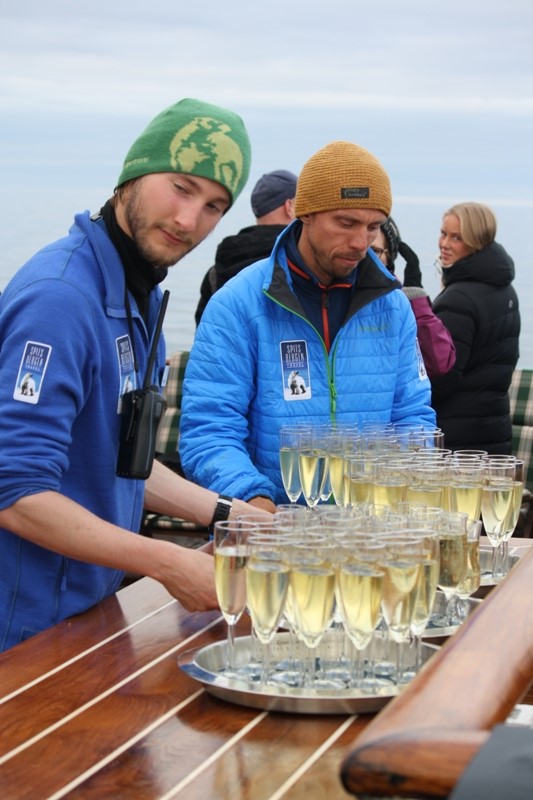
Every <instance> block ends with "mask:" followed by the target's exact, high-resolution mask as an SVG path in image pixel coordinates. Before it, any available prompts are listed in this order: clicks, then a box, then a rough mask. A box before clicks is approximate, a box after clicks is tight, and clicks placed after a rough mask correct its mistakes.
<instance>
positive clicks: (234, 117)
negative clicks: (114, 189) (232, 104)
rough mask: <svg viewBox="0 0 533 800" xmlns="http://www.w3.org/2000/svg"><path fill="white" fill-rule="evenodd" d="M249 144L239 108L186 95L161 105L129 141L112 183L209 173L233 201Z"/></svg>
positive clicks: (240, 183) (239, 188) (245, 176)
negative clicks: (171, 174)
mask: <svg viewBox="0 0 533 800" xmlns="http://www.w3.org/2000/svg"><path fill="white" fill-rule="evenodd" d="M250 162H251V145H250V140H249V137H248V133H247V131H246V128H245V126H244V122H243V120H242V119H241V117H240V116H239V115H238V114H235V113H234V112H233V111H229V110H228V109H226V108H222V107H221V106H215V105H211V104H210V103H204V102H203V101H201V100H195V99H192V98H186V99H184V100H180V101H179V102H178V103H175V104H174V105H172V106H169V107H168V108H166V109H164V110H163V111H161V113H160V114H158V115H157V116H156V117H154V119H153V120H152V121H151V122H150V123H149V124H148V126H147V127H146V129H145V130H144V131H143V133H141V135H140V136H139V137H138V138H137V139H136V140H135V141H134V143H133V144H132V146H131V147H130V149H129V151H128V154H127V156H126V158H125V160H124V165H123V167H122V172H121V173H120V176H119V179H118V182H117V186H120V185H121V184H123V183H125V181H129V180H132V179H133V178H139V177H140V176H141V175H150V174H151V173H154V172H176V173H182V174H186V175H198V176H199V177H202V178H209V179H210V180H212V181H216V182H217V183H220V184H221V185H222V186H224V187H225V188H226V189H227V190H228V192H229V194H230V196H231V202H232V204H233V203H234V202H235V200H236V199H237V197H238V196H239V194H240V192H241V191H242V189H243V188H244V186H245V184H246V181H247V179H248V175H249V173H250Z"/></svg>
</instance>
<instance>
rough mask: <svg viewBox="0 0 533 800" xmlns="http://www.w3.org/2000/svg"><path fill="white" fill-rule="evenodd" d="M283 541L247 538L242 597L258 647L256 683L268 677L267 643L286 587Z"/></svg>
mask: <svg viewBox="0 0 533 800" xmlns="http://www.w3.org/2000/svg"><path fill="white" fill-rule="evenodd" d="M286 545H287V542H286V538H285V537H283V536H279V535H277V534H276V533H270V534H269V533H259V534H251V535H250V536H249V537H248V554H249V555H248V561H247V563H246V568H245V574H246V594H247V599H248V608H249V610H250V616H251V618H252V626H253V629H254V632H255V635H256V636H257V638H258V640H259V642H260V643H261V646H262V669H261V677H260V682H261V684H262V685H264V684H266V683H268V679H269V675H270V642H271V641H272V639H273V638H274V636H275V634H276V631H277V630H278V626H279V621H280V619H281V615H282V614H283V609H284V606H285V599H286V597H287V589H288V586H289V566H288V563H287V559H286V556H287V546H286Z"/></svg>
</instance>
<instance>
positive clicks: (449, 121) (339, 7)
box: [0, 0, 533, 267]
mask: <svg viewBox="0 0 533 800" xmlns="http://www.w3.org/2000/svg"><path fill="white" fill-rule="evenodd" d="M187 96H189V97H199V98H201V99H203V100H206V101H209V102H215V103H220V104H223V105H227V106H228V107H230V108H232V109H233V110H235V111H237V112H239V113H240V114H241V115H242V116H243V118H244V120H245V122H246V124H247V127H248V129H249V132H250V135H251V139H252V146H253V162H252V172H251V176H250V181H249V184H248V186H247V187H246V189H245V191H244V192H243V195H242V196H241V198H240V199H239V200H238V201H237V203H236V206H235V209H232V210H231V212H230V213H229V214H228V215H227V217H226V218H225V219H224V220H223V223H222V224H221V226H220V227H219V228H218V229H217V233H216V235H215V238H214V239H212V240H210V242H208V243H206V244H205V245H202V246H201V248H199V250H198V252H199V253H202V254H203V253H206V252H207V250H209V255H207V256H205V255H204V256H203V258H204V260H206V259H207V260H210V257H211V252H214V248H215V246H216V243H217V242H218V241H219V239H220V238H221V236H222V235H223V234H225V233H228V232H233V231H234V230H235V229H237V228H238V227H242V225H243V224H248V223H250V222H251V221H252V219H251V212H250V207H249V193H250V191H251V188H252V187H253V184H254V183H255V180H257V178H258V177H259V176H260V175H261V174H262V173H263V172H265V171H269V170H272V169H277V168H288V169H292V170H293V171H294V172H298V171H299V169H300V168H301V166H302V164H303V163H304V162H305V161H306V160H307V158H308V157H309V156H311V155H312V154H313V153H314V152H315V151H316V150H317V149H319V148H320V147H322V146H323V145H324V144H326V143H327V142H329V141H332V140H333V139H349V140H351V141H354V142H357V143H358V144H361V145H363V146H365V147H367V148H368V149H370V150H371V151H372V152H374V153H375V155H377V156H378V157H379V158H380V159H381V161H382V162H383V164H384V165H385V167H386V168H387V170H388V171H389V174H390V175H391V179H392V186H393V195H394V199H395V206H394V213H395V215H396V214H397V215H398V216H399V217H400V218H401V219H402V221H403V224H404V225H406V224H409V225H411V224H412V223H411V221H410V219H409V216H408V213H407V212H406V209H407V208H408V206H409V204H416V203H417V202H418V201H419V200H420V198H424V202H426V203H429V205H430V206H431V205H433V206H434V218H435V219H434V221H433V220H430V221H429V222H428V225H430V226H431V227H432V230H431V231H430V232H429V231H426V230H425V228H424V231H420V234H419V235H420V237H421V241H420V248H421V250H422V251H423V252H425V248H427V247H429V245H426V243H425V241H424V236H429V235H431V237H432V238H431V248H432V250H431V252H432V253H433V251H434V250H435V249H436V245H434V244H433V242H434V241H435V240H436V236H437V228H438V226H439V224H440V218H439V217H440V214H441V212H442V211H443V210H444V209H445V208H446V207H447V205H448V204H450V203H451V202H456V201H460V200H479V201H484V202H488V203H489V204H497V206H498V207H501V208H504V209H505V208H511V209H512V208H513V207H514V206H520V208H521V212H520V213H522V214H523V213H524V208H526V209H528V208H529V211H528V214H529V216H528V218H527V219H528V220H529V219H530V217H531V211H532V210H533V167H532V162H533V157H532V142H533V2H531V0H506V2H504V3H502V2H501V0H447V1H446V2H444V3H441V2H436V0H403V1H402V2H400V0H374V2H365V3H363V2H360V0H306V2H291V0H284V2H281V1H280V0H271V2H269V3H258V4H254V3H251V2H249V0H248V2H244V0H227V2H221V1H220V0H218V1H217V2H213V0H204V2H199V3H179V2H175V0H174V2H170V0H151V2H149V3H147V2H142V3H140V2H137V0H105V1H104V0H92V1H91V2H88V3H83V4H81V3H73V2H72V0H46V1H45V2H43V0H21V2H19V3H17V4H15V3H12V2H8V1H7V0H0V121H1V125H0V170H1V174H2V179H1V182H0V226H1V227H0V241H1V242H2V245H3V252H4V261H3V263H4V267H5V265H6V264H8V265H9V263H10V259H11V260H12V261H13V264H15V263H17V265H18V260H19V258H21V257H22V256H24V255H25V254H26V251H28V250H29V251H30V252H32V251H33V249H34V245H35V244H37V245H40V244H43V243H45V242H46V241H48V240H49V239H50V238H55V236H56V235H59V234H61V233H63V232H64V231H65V230H66V228H67V227H68V225H69V224H70V218H71V216H72V214H73V213H74V212H75V211H78V210H82V209H84V208H91V209H93V210H94V209H95V208H97V207H98V206H99V205H100V204H101V203H102V202H103V201H104V200H105V199H106V198H107V197H108V196H109V195H110V193H111V191H112V189H113V186H114V184H115V181H116V177H117V176H118V174H119V172H120V168H121V164H122V161H123V158H124V156H125V154H126V151H127V150H128V148H129V146H130V144H131V143H132V141H133V140H134V139H135V138H136V137H137V135H138V134H139V133H140V132H141V130H142V129H143V128H144V127H145V125H146V124H147V123H148V122H149V121H150V119H151V118H152V117H153V116H155V114H157V113H158V112H159V111H160V110H162V109H163V108H164V107H166V106H167V105H170V104H171V103H173V102H175V101H176V100H179V99H181V98H182V97H187ZM21 221H23V222H24V229H25V230H24V235H23V236H21V235H20V224H21ZM433 227H434V230H433ZM528 228H529V230H530V229H531V225H530V224H529V226H528ZM417 235H418V232H417ZM413 238H414V234H413V233H410V239H411V241H412V240H413ZM40 239H42V240H43V241H40ZM532 241H533V237H531V236H530V235H529V234H528V239H527V241H526V243H525V248H526V251H527V253H529V254H530V255H531V261H533V249H532V248H533V245H532V244H531V242H532ZM413 243H414V244H416V242H413ZM202 248H203V250H202ZM510 249H511V252H512V248H510ZM27 254H29V253H27ZM522 254H524V250H522ZM197 255H198V253H197ZM191 258H195V256H192V257H191ZM530 263H531V262H530Z"/></svg>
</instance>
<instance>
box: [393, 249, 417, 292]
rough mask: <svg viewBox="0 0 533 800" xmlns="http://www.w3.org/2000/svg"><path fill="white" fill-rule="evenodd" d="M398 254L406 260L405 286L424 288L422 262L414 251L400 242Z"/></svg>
mask: <svg viewBox="0 0 533 800" xmlns="http://www.w3.org/2000/svg"><path fill="white" fill-rule="evenodd" d="M398 252H399V254H400V255H401V257H402V258H403V259H404V260H405V271H404V273H403V285H404V286H422V272H421V271H420V260H419V258H418V256H417V254H416V253H415V252H414V250H411V248H410V247H409V245H408V244H405V242H400V244H399V246H398Z"/></svg>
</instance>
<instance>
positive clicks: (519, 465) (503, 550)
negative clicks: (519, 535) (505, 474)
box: [496, 458, 524, 575]
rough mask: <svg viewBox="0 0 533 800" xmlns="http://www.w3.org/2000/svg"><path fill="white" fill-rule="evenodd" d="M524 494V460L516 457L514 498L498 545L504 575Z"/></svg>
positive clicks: (500, 564) (499, 560)
mask: <svg viewBox="0 0 533 800" xmlns="http://www.w3.org/2000/svg"><path fill="white" fill-rule="evenodd" d="M523 494H524V462H523V461H522V460H521V459H519V458H514V481H513V498H512V500H511V505H510V507H509V512H508V514H507V518H506V520H505V525H504V528H505V531H504V534H503V538H502V541H501V542H500V544H499V545H498V552H497V553H496V559H497V561H498V564H499V567H500V569H501V572H502V575H507V572H508V570H509V539H510V538H511V536H512V535H513V533H514V531H515V528H516V525H517V523H518V518H519V516H520V509H521V507H522V497H523Z"/></svg>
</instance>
